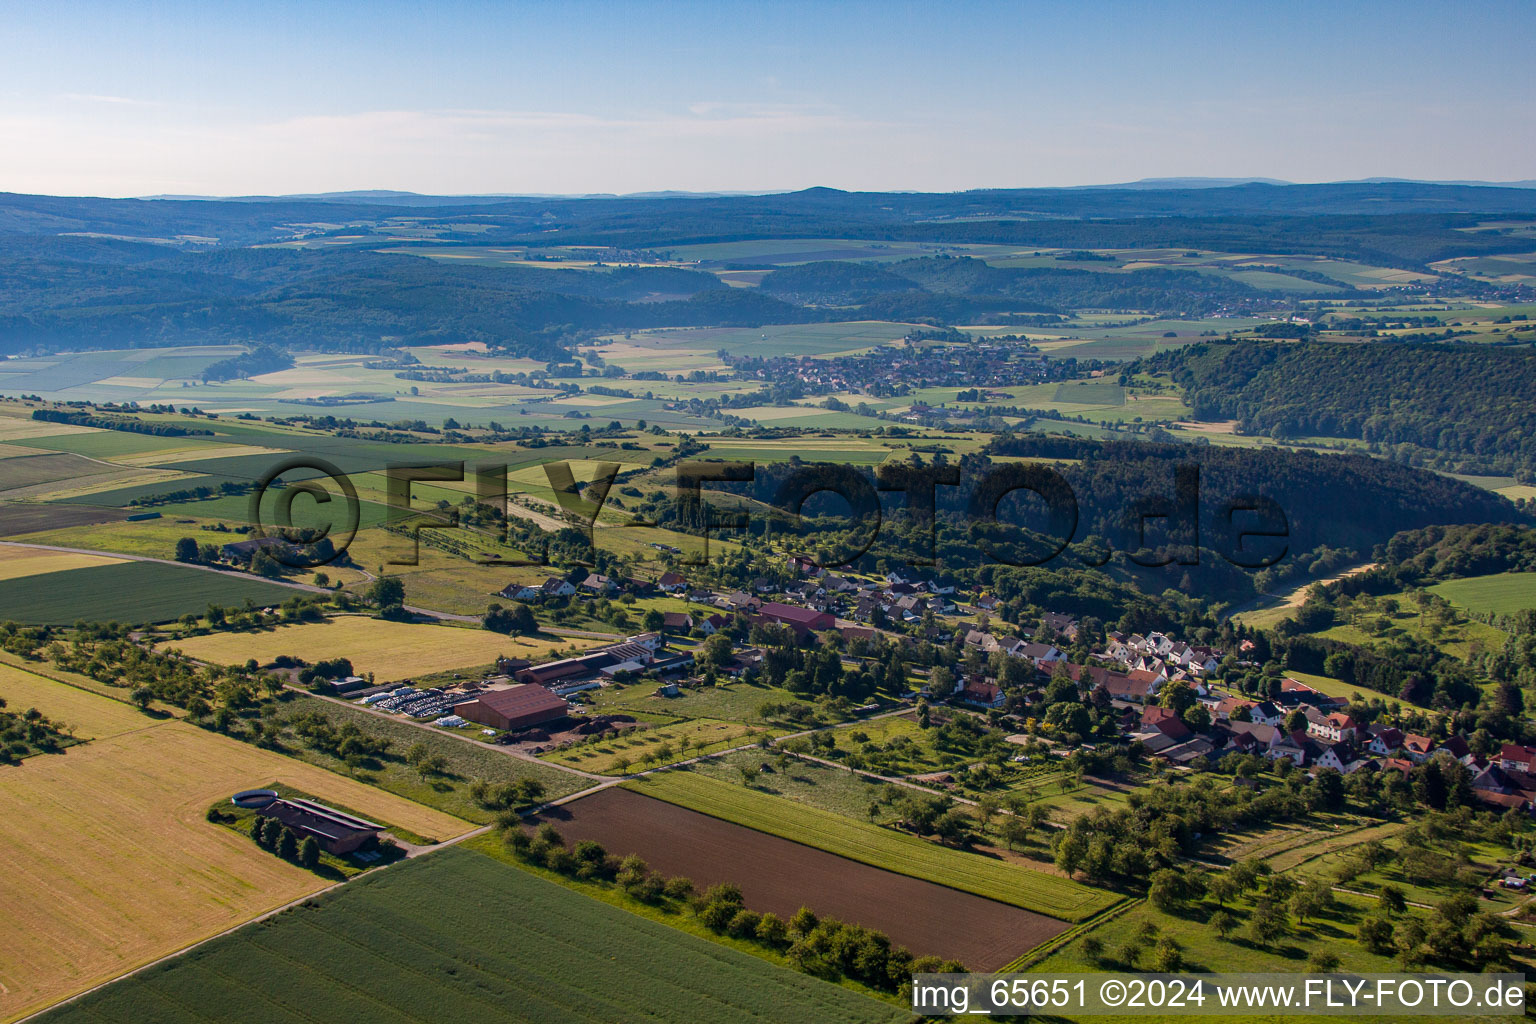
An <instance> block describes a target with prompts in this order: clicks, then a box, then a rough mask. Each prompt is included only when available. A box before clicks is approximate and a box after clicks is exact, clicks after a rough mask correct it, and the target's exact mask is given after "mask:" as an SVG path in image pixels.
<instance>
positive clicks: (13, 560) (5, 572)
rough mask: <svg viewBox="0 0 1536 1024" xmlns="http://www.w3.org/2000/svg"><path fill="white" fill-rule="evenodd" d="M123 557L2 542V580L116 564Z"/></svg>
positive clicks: (0, 550)
mask: <svg viewBox="0 0 1536 1024" xmlns="http://www.w3.org/2000/svg"><path fill="white" fill-rule="evenodd" d="M121 561H122V559H121V558H113V557H111V556H110V555H83V554H78V553H76V552H73V551H39V550H37V549H36V548H13V547H7V546H6V545H4V544H0V580H19V579H21V578H23V577H25V576H38V575H41V574H43V573H48V572H61V571H63V570H65V569H86V568H89V567H91V566H94V565H115V564H117V563H118V562H121Z"/></svg>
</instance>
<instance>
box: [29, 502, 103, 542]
mask: <svg viewBox="0 0 1536 1024" xmlns="http://www.w3.org/2000/svg"><path fill="white" fill-rule="evenodd" d="M126 518H128V513H127V512H126V511H124V510H122V509H115V508H89V507H86V506H83V505H20V504H12V505H0V537H15V536H18V535H19V534H23V533H36V532H38V531H39V530H62V529H65V528H67V527H70V526H90V525H92V524H94V523H115V522H118V521H120V520H123V519H126Z"/></svg>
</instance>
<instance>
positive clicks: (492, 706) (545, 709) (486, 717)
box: [453, 685, 570, 729]
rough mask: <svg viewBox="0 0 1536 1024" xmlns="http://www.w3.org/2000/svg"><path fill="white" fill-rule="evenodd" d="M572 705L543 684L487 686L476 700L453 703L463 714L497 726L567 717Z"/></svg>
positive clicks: (456, 711)
mask: <svg viewBox="0 0 1536 1024" xmlns="http://www.w3.org/2000/svg"><path fill="white" fill-rule="evenodd" d="M569 712H570V705H568V704H566V702H565V701H564V700H563V699H562V698H560V697H557V696H555V695H554V694H553V693H550V692H549V691H548V690H546V689H545V688H544V687H542V686H528V685H524V686H513V687H509V688H508V689H505V690H487V691H486V692H485V693H482V694H481V695H480V696H478V697H476V698H475V699H474V700H467V701H464V702H463V703H462V704H455V705H454V706H453V713H454V714H455V715H458V716H459V717H460V718H464V719H466V720H468V721H471V722H479V723H480V724H481V725H489V726H491V727H492V728H494V729H526V728H528V727H529V726H531V725H541V724H543V723H545V722H553V721H554V720H555V719H557V718H564V717H565V716H566V715H567V714H568V713H569Z"/></svg>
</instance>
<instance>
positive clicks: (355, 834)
mask: <svg viewBox="0 0 1536 1024" xmlns="http://www.w3.org/2000/svg"><path fill="white" fill-rule="evenodd" d="M256 813H257V814H259V815H261V816H262V817H263V818H276V819H277V820H278V821H280V822H282V823H283V824H284V825H287V826H288V827H289V828H291V829H293V831H294V832H296V833H297V834H298V835H299V837H300V838H301V839H302V838H303V837H305V836H313V837H314V838H315V841H316V842H318V843H319V844H320V847H321V849H323V850H325V851H326V852H327V853H334V854H343V853H351V852H352V851H353V850H357V849H361V848H362V847H363V846H365V845H367V844H368V843H369V842H371V841H373V840H374V839H377V838H378V835H379V830H380V829H382V828H383V827H384V826H383V825H375V824H374V823H373V822H371V821H367V820H364V819H363V818H358V817H355V816H353V815H351V814H347V813H345V812H343V811H338V810H336V808H334V807H327V806H326V805H325V804H321V803H316V802H315V801H313V800H301V799H300V798H298V797H286V798H279V799H276V800H273V801H272V802H271V803H269V804H267V805H266V806H265V807H262V808H259V809H258V810H257V811H256Z"/></svg>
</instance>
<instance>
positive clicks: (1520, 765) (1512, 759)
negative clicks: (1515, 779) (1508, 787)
mask: <svg viewBox="0 0 1536 1024" xmlns="http://www.w3.org/2000/svg"><path fill="white" fill-rule="evenodd" d="M1494 763H1496V764H1497V765H1498V766H1499V767H1500V768H1502V769H1503V770H1504V771H1506V772H1521V773H1530V772H1533V771H1536V747H1525V746H1521V745H1520V744H1518V743H1506V744H1504V745H1503V746H1501V747H1500V748H1499V756H1498V757H1497V758H1495V759H1494Z"/></svg>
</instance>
